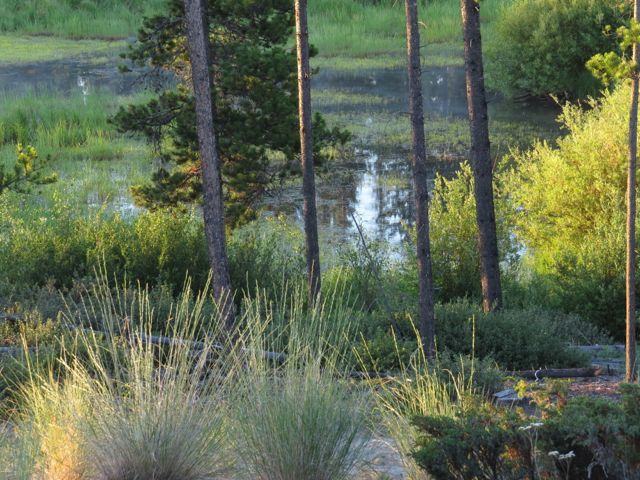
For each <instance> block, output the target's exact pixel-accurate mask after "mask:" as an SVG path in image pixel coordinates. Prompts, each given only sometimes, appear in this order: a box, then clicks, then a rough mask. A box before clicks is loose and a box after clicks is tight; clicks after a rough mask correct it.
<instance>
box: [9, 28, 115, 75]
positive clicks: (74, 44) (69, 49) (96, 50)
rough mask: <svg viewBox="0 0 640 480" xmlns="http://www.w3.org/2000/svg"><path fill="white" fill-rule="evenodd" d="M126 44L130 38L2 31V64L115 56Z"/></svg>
mask: <svg viewBox="0 0 640 480" xmlns="http://www.w3.org/2000/svg"><path fill="white" fill-rule="evenodd" d="M0 21H1V20H0ZM125 46H126V42H125V41H122V40H120V41H105V40H77V39H76V40H71V39H66V38H55V37H51V36H22V35H21V36H17V35H0V64H5V65H6V64H19V63H33V62H51V61H55V60H62V59H65V58H71V57H79V56H88V55H91V56H92V57H95V56H96V55H105V56H108V57H109V58H111V57H113V55H114V54H117V53H119V52H121V51H122V50H123V49H124V48H125Z"/></svg>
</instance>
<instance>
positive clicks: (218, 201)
mask: <svg viewBox="0 0 640 480" xmlns="http://www.w3.org/2000/svg"><path fill="white" fill-rule="evenodd" d="M184 7H185V16H186V22H187V42H188V48H189V57H190V61H191V79H192V82H193V93H194V96H195V103H196V130H197V133H198V143H199V147H200V163H201V165H202V167H201V170H202V191H203V205H202V211H203V215H204V229H205V234H206V238H207V248H208V251H209V262H210V263H211V269H212V271H213V292H214V295H215V298H216V300H217V301H218V305H219V307H220V309H221V313H222V315H223V319H224V322H225V325H226V326H227V328H228V329H230V330H231V329H232V328H233V325H234V321H235V309H234V307H233V299H232V296H233V295H232V291H231V280H230V278H229V264H228V260H227V242H226V235H225V229H224V198H223V192H222V176H221V172H220V158H219V156H218V148H217V142H216V135H215V128H214V119H215V105H214V102H213V78H212V76H211V72H210V70H209V68H210V66H211V51H210V45H209V23H208V20H207V0H184Z"/></svg>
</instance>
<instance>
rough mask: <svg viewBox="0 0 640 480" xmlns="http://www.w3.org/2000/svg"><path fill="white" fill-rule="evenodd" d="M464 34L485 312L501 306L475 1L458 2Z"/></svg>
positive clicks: (482, 71) (487, 118) (478, 26)
mask: <svg viewBox="0 0 640 480" xmlns="http://www.w3.org/2000/svg"><path fill="white" fill-rule="evenodd" d="M460 9H461V13H462V26H463V32H464V59H465V70H466V79H467V106H468V110H469V126H470V130H471V158H470V160H471V166H472V168H473V178H474V193H475V198H476V219H477V223H478V249H479V252H480V273H481V281H482V304H483V308H484V310H485V311H486V312H488V311H490V310H491V309H493V308H497V307H499V306H500V304H501V302H502V288H501V286H500V260H499V256H498V238H497V234H496V214H495V207H494V204H493V165H492V162H491V150H490V144H489V116H488V113H487V98H486V92H485V86H484V68H483V61H482V38H481V35H480V5H479V3H478V0H460Z"/></svg>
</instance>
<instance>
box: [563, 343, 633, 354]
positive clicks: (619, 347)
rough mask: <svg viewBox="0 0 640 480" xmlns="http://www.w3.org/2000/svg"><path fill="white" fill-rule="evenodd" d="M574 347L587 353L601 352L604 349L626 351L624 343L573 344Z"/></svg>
mask: <svg viewBox="0 0 640 480" xmlns="http://www.w3.org/2000/svg"><path fill="white" fill-rule="evenodd" d="M572 347H573V348H575V349H576V350H580V351H581V352H586V353H596V352H601V351H603V350H614V351H617V352H624V349H625V347H624V345H622V344H614V345H573V346H572Z"/></svg>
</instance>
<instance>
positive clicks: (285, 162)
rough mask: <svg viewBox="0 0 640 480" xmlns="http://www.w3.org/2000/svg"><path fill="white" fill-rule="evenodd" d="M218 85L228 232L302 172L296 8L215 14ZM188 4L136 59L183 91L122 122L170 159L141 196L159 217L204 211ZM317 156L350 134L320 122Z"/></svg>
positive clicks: (136, 49) (223, 3)
mask: <svg viewBox="0 0 640 480" xmlns="http://www.w3.org/2000/svg"><path fill="white" fill-rule="evenodd" d="M209 23H210V32H211V33H210V38H211V44H212V53H213V55H212V56H213V59H214V60H213V62H214V65H213V66H212V70H213V74H214V85H215V91H214V96H215V108H216V125H215V128H216V134H217V137H218V147H219V152H220V156H221V163H222V173H223V183H224V187H225V200H226V205H227V213H228V218H227V220H228V222H229V223H230V224H232V225H233V224H237V223H243V222H245V221H247V220H249V219H251V218H252V217H253V215H254V211H253V208H252V207H253V206H254V204H255V201H256V199H257V198H258V197H259V196H260V195H261V194H263V193H264V192H265V191H267V190H268V189H269V188H271V187H273V186H274V185H275V184H276V183H277V182H278V181H280V180H282V179H284V178H286V177H287V176H289V175H292V174H294V173H296V172H298V170H299V165H298V163H299V162H296V158H297V154H298V152H299V138H298V133H297V125H298V112H297V96H298V94H297V80H296V58H295V54H294V52H293V51H292V50H291V49H290V48H289V47H288V41H289V38H290V37H291V35H292V28H293V5H292V3H291V2H289V1H287V0H269V1H266V2H265V1H258V0H251V1H248V2H236V1H233V0H218V1H216V2H212V4H211V6H210V8H209ZM184 36H185V25H184V20H183V3H182V2H181V1H179V0H172V1H171V2H170V6H169V8H168V9H167V13H166V14H165V15H162V16H155V17H152V18H149V19H147V20H146V21H145V23H144V27H143V28H142V29H141V30H140V33H139V35H138V43H137V44H136V45H134V46H133V47H132V49H131V50H130V51H129V53H128V54H127V55H126V56H127V58H128V59H130V60H131V61H132V62H133V63H134V64H136V65H139V66H151V67H153V68H154V69H156V70H159V69H168V70H171V71H173V72H174V73H175V74H176V77H177V79H178V86H177V87H176V88H175V89H173V90H166V91H164V92H161V93H159V95H158V97H156V98H153V99H152V100H150V101H149V102H147V103H145V104H139V105H130V106H129V107H128V108H122V109H120V111H119V112H118V113H117V114H116V116H115V117H114V119H113V121H114V122H115V124H116V125H117V126H118V128H119V130H120V131H122V132H136V133H142V134H144V135H145V136H146V137H147V138H148V139H149V140H150V141H152V142H154V143H155V144H156V146H157V147H158V149H159V151H160V157H161V160H162V166H161V167H160V168H159V170H158V171H157V172H156V173H155V174H154V175H153V181H152V183H149V184H145V185H138V186H136V187H134V188H133V194H134V197H135V199H136V201H137V202H138V203H139V204H140V205H144V206H146V207H152V208H153V207H158V206H162V205H176V204H179V203H191V202H194V201H197V200H198V199H199V198H200V195H201V184H200V163H199V158H198V154H197V152H198V145H197V136H196V131H195V120H194V115H195V111H194V101H193V97H192V94H191V91H190V87H189V81H190V71H189V64H188V53H187V51H186V45H185V42H184ZM313 129H314V144H313V149H314V154H315V157H314V158H315V159H316V160H317V162H318V163H321V162H322V160H323V159H324V157H323V149H324V147H327V146H330V145H336V144H342V143H345V142H346V141H347V139H348V134H347V133H345V132H343V131H340V130H338V129H332V130H330V129H329V128H327V126H326V123H325V121H324V120H323V119H322V117H321V116H320V115H316V116H315V117H314V119H313Z"/></svg>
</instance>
